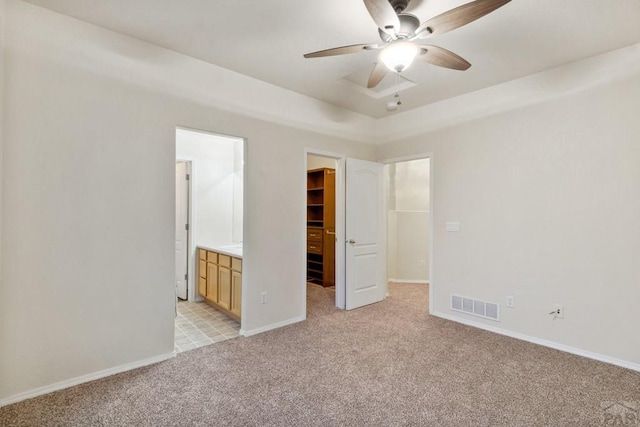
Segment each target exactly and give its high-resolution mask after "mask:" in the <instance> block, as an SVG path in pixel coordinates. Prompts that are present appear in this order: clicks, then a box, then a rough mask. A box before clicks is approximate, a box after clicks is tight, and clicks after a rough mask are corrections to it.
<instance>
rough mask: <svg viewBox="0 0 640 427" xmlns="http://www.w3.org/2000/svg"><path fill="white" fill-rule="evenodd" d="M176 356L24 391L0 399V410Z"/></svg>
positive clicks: (134, 363)
mask: <svg viewBox="0 0 640 427" xmlns="http://www.w3.org/2000/svg"><path fill="white" fill-rule="evenodd" d="M175 356H176V352H175V351H174V352H171V353H166V354H162V355H160V356H155V357H150V358H149V359H144V360H139V361H137V362H131V363H127V364H124V365H120V366H116V367H114V368H109V369H105V370H102V371H98V372H93V373H91V374H87V375H82V376H79V377H75V378H71V379H68V380H64V381H60V382H57V383H53V384H50V385H46V386H43V387H38V388H34V389H33V390H29V391H25V392H22V393H18V394H15V395H13V396H9V397H7V398H5V399H0V408H1V407H3V406H6V405H10V404H12V403H17V402H20V401H22V400H27V399H31V398H33V397H37V396H42V395H43V394H48V393H52V392H54V391H58V390H62V389H65V388H69V387H73V386H76V385H78V384H82V383H87V382H89V381H94V380H97V379H100V378H104V377H108V376H111V375H115V374H120V373H122V372H126V371H131V370H132V369H137V368H142V367H143V366H147V365H153V364H154V363H158V362H162V361H165V360H168V359H171V358H173V357H175Z"/></svg>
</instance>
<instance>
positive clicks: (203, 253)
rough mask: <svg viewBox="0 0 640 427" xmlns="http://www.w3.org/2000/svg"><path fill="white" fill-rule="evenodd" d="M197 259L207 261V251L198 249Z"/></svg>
mask: <svg viewBox="0 0 640 427" xmlns="http://www.w3.org/2000/svg"><path fill="white" fill-rule="evenodd" d="M198 258H200V259H203V260H206V259H207V251H205V250H204V249H198Z"/></svg>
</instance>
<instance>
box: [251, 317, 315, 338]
mask: <svg viewBox="0 0 640 427" xmlns="http://www.w3.org/2000/svg"><path fill="white" fill-rule="evenodd" d="M303 320H305V316H299V317H294V318H293V319H288V320H283V321H282V322H278V323H272V324H270V325H267V326H263V327H261V328H256V329H251V330H249V331H245V330H244V329H240V335H242V336H243V337H250V336H252V335H257V334H261V333H263V332H267V331H270V330H272V329H278V328H282V327H283V326H287V325H291V324H293V323H298V322H302V321H303Z"/></svg>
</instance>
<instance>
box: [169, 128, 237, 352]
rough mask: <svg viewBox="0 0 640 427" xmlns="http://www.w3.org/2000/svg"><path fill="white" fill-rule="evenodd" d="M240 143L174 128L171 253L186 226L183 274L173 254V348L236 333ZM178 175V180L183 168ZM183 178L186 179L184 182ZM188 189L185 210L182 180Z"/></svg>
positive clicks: (220, 339)
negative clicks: (181, 285)
mask: <svg viewBox="0 0 640 427" xmlns="http://www.w3.org/2000/svg"><path fill="white" fill-rule="evenodd" d="M244 147H245V140H244V139H243V138H239V137H232V136H227V135H219V134H213V133H210V132H204V131H198V130H193V129H185V128H177V129H176V171H177V172H176V184H177V185H176V253H177V254H178V252H179V251H178V247H179V246H180V247H181V249H183V248H182V246H181V244H179V243H178V241H179V240H180V242H182V241H183V239H179V238H178V236H180V235H181V234H182V233H184V232H185V231H186V241H187V242H188V243H187V244H186V245H184V251H185V252H186V260H187V261H186V267H185V270H186V273H185V274H186V275H183V273H182V270H181V268H182V267H181V264H180V263H181V262H182V259H183V257H182V254H180V256H179V257H178V256H176V284H178V281H179V279H184V278H185V277H186V294H185V293H183V292H180V291H181V290H182V289H181V288H179V287H177V289H179V290H178V292H177V293H176V295H177V297H178V298H177V299H176V300H177V302H176V304H177V305H176V321H175V349H176V352H181V351H186V350H191V349H193V348H197V347H201V346H203V345H208V344H213V343H216V342H220V341H224V340H226V339H230V338H234V337H237V336H238V335H239V331H240V326H241V315H242V313H241V306H242V286H243V283H242V269H243V222H244V203H243V199H244V196H243V193H244ZM183 173H184V175H185V177H184V178H183V179H184V181H183V180H178V178H179V175H180V174H183ZM184 182H186V184H184ZM183 185H186V187H188V189H189V192H188V194H189V197H187V198H186V203H187V205H188V207H187V210H186V211H187V215H186V220H187V221H184V220H183V219H182V218H181V214H180V212H182V211H183V210H182V209H181V207H180V205H181V204H182V203H184V202H185V198H184V197H182V186H183Z"/></svg>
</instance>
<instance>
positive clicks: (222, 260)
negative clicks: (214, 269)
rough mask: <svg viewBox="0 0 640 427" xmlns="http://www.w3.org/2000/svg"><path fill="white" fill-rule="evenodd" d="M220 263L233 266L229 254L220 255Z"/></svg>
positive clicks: (223, 265)
mask: <svg viewBox="0 0 640 427" xmlns="http://www.w3.org/2000/svg"><path fill="white" fill-rule="evenodd" d="M218 265H221V266H222V267H228V268H231V257H230V256H228V255H222V254H220V255H218Z"/></svg>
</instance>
